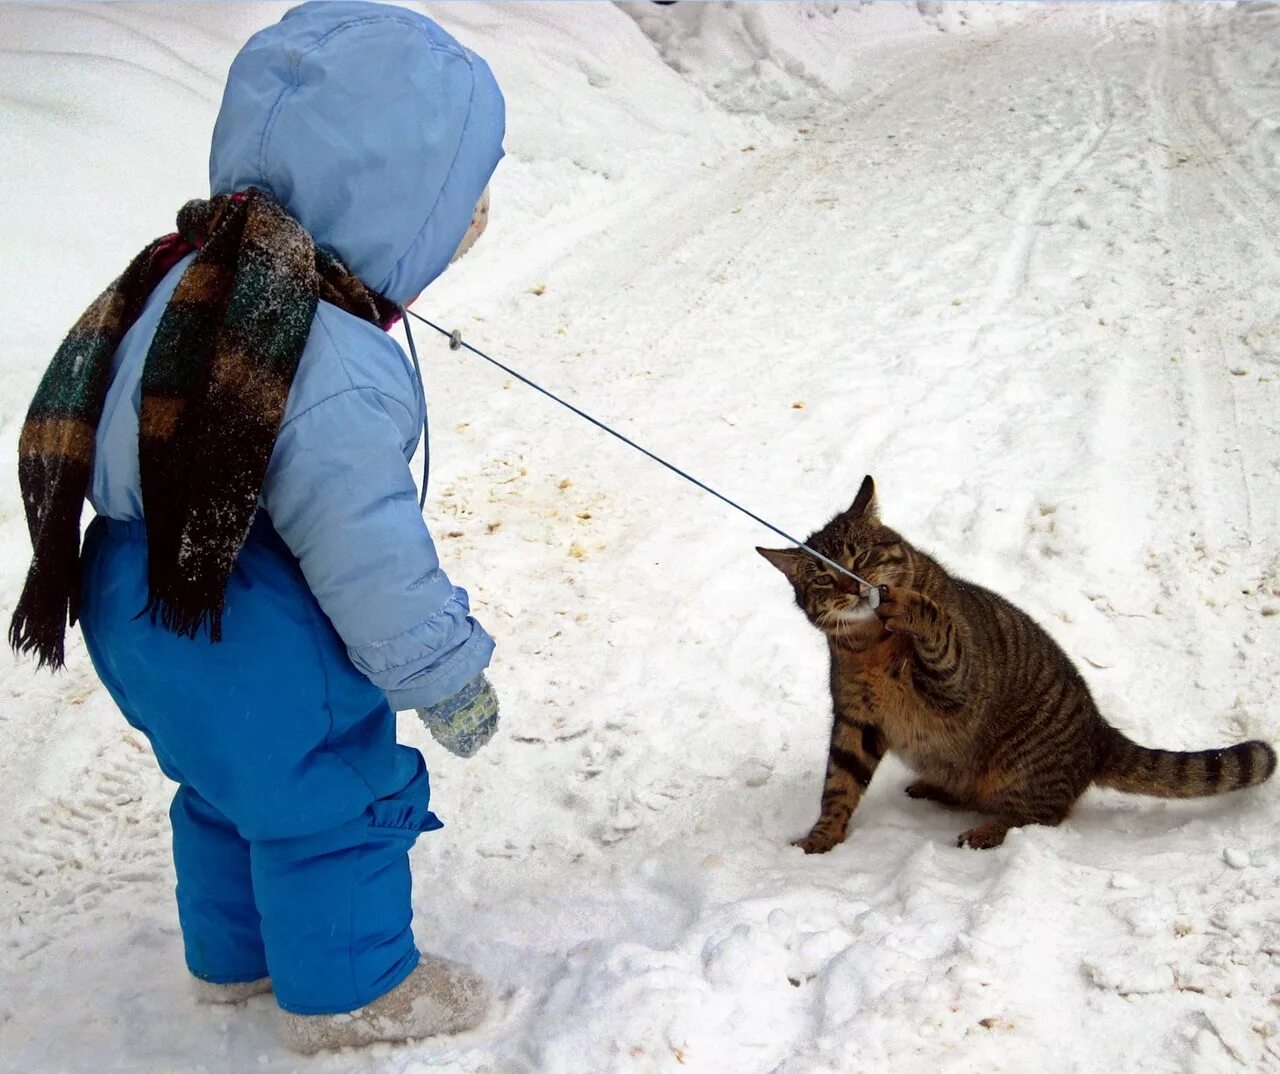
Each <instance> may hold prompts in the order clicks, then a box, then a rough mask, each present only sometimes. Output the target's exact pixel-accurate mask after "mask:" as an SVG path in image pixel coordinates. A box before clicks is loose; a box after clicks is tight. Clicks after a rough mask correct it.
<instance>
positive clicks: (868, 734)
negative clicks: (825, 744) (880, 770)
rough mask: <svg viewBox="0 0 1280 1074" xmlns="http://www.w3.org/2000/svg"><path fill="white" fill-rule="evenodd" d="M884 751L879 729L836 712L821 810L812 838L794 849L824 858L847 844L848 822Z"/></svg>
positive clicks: (798, 844)
mask: <svg viewBox="0 0 1280 1074" xmlns="http://www.w3.org/2000/svg"><path fill="white" fill-rule="evenodd" d="M884 751H885V742H884V736H883V735H882V734H881V733H880V730H879V728H877V727H875V726H874V725H873V724H871V723H868V722H866V721H865V720H863V719H860V718H856V717H853V716H849V715H842V714H841V713H840V711H839V710H837V712H836V718H835V722H834V723H833V724H832V726H831V749H830V751H829V752H828V754H827V776H826V779H825V780H824V781H823V784H822V808H821V811H820V812H819V814H818V819H817V821H816V822H815V824H814V825H813V827H812V828H811V829H810V830H809V834H808V835H806V836H805V837H804V838H803V839H797V840H796V841H795V842H794V843H793V844H792V846H797V847H799V848H800V849H801V850H803V851H804V852H805V853H806V854H825V853H826V852H827V851H828V850H830V849H831V848H832V847H834V846H836V845H837V844H839V843H843V842H844V837H845V833H846V832H847V831H848V828H849V818H850V817H852V816H853V811H854V810H855V809H857V808H858V803H859V802H860V801H862V796H863V794H864V793H865V792H866V789H867V786H868V785H869V784H870V783H871V777H872V776H873V775H875V771H876V766H877V765H879V763H880V758H881V757H883V756H884Z"/></svg>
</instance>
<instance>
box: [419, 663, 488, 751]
mask: <svg viewBox="0 0 1280 1074" xmlns="http://www.w3.org/2000/svg"><path fill="white" fill-rule="evenodd" d="M418 717H419V718H420V719H421V720H422V722H423V723H425V724H426V725H427V730H428V731H430V732H431V737H432V738H434V739H435V740H436V741H437V742H439V743H440V745H442V746H443V747H444V748H445V749H447V750H448V751H449V752H450V753H453V754H456V755H457V756H459V757H470V756H471V755H472V754H474V753H475V752H476V750H478V749H479V748H480V747H481V746H483V745H484V744H485V743H486V742H488V741H489V739H491V738H492V737H493V733H494V731H496V730H497V729H498V695H497V694H495V693H494V692H493V687H492V686H490V685H489V680H488V679H486V678H485V677H484V676H483V675H477V676H476V677H475V678H474V679H472V680H471V681H470V682H469V683H467V685H466V686H464V687H463V688H462V689H461V690H459V691H458V692H457V693H456V694H454V695H453V696H452V697H446V698H445V699H444V700H443V701H437V702H436V703H435V704H434V705H432V706H431V707H430V708H429V709H418Z"/></svg>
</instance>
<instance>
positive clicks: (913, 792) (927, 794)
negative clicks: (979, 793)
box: [905, 779, 973, 809]
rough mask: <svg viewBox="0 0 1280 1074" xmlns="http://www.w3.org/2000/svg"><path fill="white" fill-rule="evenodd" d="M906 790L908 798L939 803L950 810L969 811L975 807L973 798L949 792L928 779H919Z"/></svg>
mask: <svg viewBox="0 0 1280 1074" xmlns="http://www.w3.org/2000/svg"><path fill="white" fill-rule="evenodd" d="M905 790H906V792H907V797H908V798H917V799H921V800H923V801H926V802H937V803H938V805H940V806H946V807H947V808H948V809H968V808H970V807H971V806H972V805H973V798H972V797H971V796H969V795H963V794H957V793H955V792H954V791H949V790H947V788H946V787H940V786H938V784H936V783H930V782H929V781H928V780H927V779H918V780H916V781H915V782H914V783H908V784H907V786H906V788H905Z"/></svg>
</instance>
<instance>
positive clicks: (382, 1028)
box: [284, 955, 489, 1055]
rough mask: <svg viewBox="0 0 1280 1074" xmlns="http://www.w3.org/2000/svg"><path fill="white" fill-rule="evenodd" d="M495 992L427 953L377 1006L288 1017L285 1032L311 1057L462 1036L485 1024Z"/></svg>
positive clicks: (467, 972) (458, 966)
mask: <svg viewBox="0 0 1280 1074" xmlns="http://www.w3.org/2000/svg"><path fill="white" fill-rule="evenodd" d="M488 1009H489V989H488V986H486V985H485V983H484V980H483V978H481V977H480V976H479V975H478V974H477V973H475V971H473V970H472V969H470V968H469V967H467V966H464V965H462V964H460V963H458V962H450V961H449V960H448V959H444V958H437V957H436V956H434V955H423V956H422V960H421V961H420V962H419V963H418V965H417V966H416V967H415V968H414V970H413V972H412V973H410V974H409V976H408V977H406V978H405V979H404V980H403V981H401V982H400V983H399V984H398V985H396V987H395V988H393V989H392V990H391V991H390V992H387V993H386V994H385V995H382V996H379V997H378V998H377V999H375V1000H374V1001H373V1002H372V1003H369V1004H366V1005H365V1006H363V1007H360V1008H359V1009H357V1010H354V1011H348V1012H346V1013H344V1014H290V1013H288V1012H285V1014H284V1032H285V1037H286V1039H287V1040H288V1042H289V1044H290V1045H291V1046H292V1047H293V1048H294V1050H295V1051H299V1052H302V1053H303V1054H304V1055H310V1054H312V1053H314V1052H319V1051H323V1050H326V1049H332V1048H352V1047H359V1046H360V1045H363V1044H374V1043H376V1042H379V1041H403V1040H410V1039H414V1038H418V1037H434V1036H438V1035H440V1034H443V1033H461V1032H463V1031H464V1030H467V1029H474V1028H475V1027H476V1026H477V1025H479V1024H480V1022H481V1020H482V1019H483V1018H484V1016H485V1013H486V1012H487V1011H488Z"/></svg>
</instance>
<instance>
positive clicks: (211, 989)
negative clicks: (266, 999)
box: [191, 977, 271, 1004]
mask: <svg viewBox="0 0 1280 1074" xmlns="http://www.w3.org/2000/svg"><path fill="white" fill-rule="evenodd" d="M191 990H192V991H193V992H194V993H195V997H196V1002H197V1003H211V1004H212V1003H243V1002H244V1001H245V1000H247V999H249V997H251V996H261V995H263V994H264V993H266V992H270V991H271V978H270V977H259V978H258V979H257V980H256V981H235V982H232V983H231V984H218V983H217V982H215V981H202V980H201V979H200V978H199V977H192V978H191Z"/></svg>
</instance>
